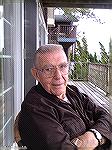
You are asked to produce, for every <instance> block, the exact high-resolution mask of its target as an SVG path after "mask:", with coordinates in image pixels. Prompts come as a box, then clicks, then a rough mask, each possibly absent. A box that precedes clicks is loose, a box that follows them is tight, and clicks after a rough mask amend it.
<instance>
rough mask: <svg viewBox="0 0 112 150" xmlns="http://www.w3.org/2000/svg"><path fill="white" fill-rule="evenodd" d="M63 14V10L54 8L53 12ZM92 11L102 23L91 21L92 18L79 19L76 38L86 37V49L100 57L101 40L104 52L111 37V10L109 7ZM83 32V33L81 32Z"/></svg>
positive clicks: (107, 48) (107, 49)
mask: <svg viewBox="0 0 112 150" xmlns="http://www.w3.org/2000/svg"><path fill="white" fill-rule="evenodd" d="M59 13H60V14H63V11H60V12H59V10H56V11H55V14H59ZM94 13H95V15H96V16H98V17H99V18H100V19H101V21H102V23H98V22H96V21H93V20H92V19H87V18H84V19H80V21H79V22H78V23H76V25H77V33H78V34H77V38H78V39H81V38H82V37H83V36H84V35H85V37H86V38H87V43H88V51H89V52H90V53H92V54H94V52H96V54H97V56H98V57H99V59H100V46H99V42H101V43H102V44H103V45H104V47H105V50H106V52H107V53H108V51H109V41H110V37H111V38H112V10H110V9H94ZM83 33H85V34H83Z"/></svg>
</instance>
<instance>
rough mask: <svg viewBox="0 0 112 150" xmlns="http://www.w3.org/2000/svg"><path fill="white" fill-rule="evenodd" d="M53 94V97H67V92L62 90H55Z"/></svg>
mask: <svg viewBox="0 0 112 150" xmlns="http://www.w3.org/2000/svg"><path fill="white" fill-rule="evenodd" d="M51 93H52V94H53V95H56V96H57V97H58V98H59V97H60V98H61V97H63V95H65V93H66V92H65V90H62V89H59V90H54V91H51Z"/></svg>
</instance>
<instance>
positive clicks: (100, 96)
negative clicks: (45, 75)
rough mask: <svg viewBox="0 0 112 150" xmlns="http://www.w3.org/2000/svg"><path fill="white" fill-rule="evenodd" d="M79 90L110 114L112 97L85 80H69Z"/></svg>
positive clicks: (111, 111)
mask: <svg viewBox="0 0 112 150" xmlns="http://www.w3.org/2000/svg"><path fill="white" fill-rule="evenodd" d="M69 84H73V85H75V86H76V87H77V88H78V89H79V91H80V92H82V93H85V94H87V95H88V96H89V97H90V98H91V99H92V100H93V101H94V102H95V103H97V104H98V105H100V106H103V107H104V108H105V109H106V110H108V111H109V112H110V113H111V114H112V99H111V98H109V97H108V96H106V94H105V92H103V91H102V90H100V89H99V88H97V87H95V86H94V85H93V84H91V83H89V82H85V81H70V82H69Z"/></svg>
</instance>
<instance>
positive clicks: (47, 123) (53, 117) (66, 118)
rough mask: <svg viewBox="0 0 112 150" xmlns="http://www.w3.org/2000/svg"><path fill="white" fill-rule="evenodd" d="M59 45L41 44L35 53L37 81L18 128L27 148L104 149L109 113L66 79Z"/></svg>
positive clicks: (110, 131)
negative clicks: (68, 83)
mask: <svg viewBox="0 0 112 150" xmlns="http://www.w3.org/2000/svg"><path fill="white" fill-rule="evenodd" d="M68 68H69V66H68V61H67V57H66V55H65V52H64V50H63V47H62V46H61V45H56V44H48V45H44V46H41V47H40V48H39V49H38V50H37V51H36V53H35V56H34V67H33V68H32V69H31V72H32V75H33V77H34V78H35V79H36V80H37V81H38V82H39V84H38V85H36V86H34V87H32V88H31V90H30V91H29V92H28V94H27V95H26V97H25V100H24V101H23V103H22V106H21V113H20V114H19V121H18V128H19V132H20V136H21V139H22V143H23V144H24V145H26V146H27V148H28V149H29V150H94V149H99V148H100V149H101V150H103V149H104V150H106V149H107V148H108V147H109V145H110V143H111V138H112V124H111V121H110V116H109V114H108V113H107V112H106V111H105V110H104V109H103V108H101V107H99V106H97V105H95V104H94V103H93V102H92V100H91V99H90V98H89V97H88V96H87V95H85V94H82V93H80V92H79V91H78V89H77V88H76V87H75V86H73V85H67V82H68Z"/></svg>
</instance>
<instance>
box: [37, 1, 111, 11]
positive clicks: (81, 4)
mask: <svg viewBox="0 0 112 150" xmlns="http://www.w3.org/2000/svg"><path fill="white" fill-rule="evenodd" d="M40 2H41V4H42V6H43V7H75V8H102V9H111V8H112V0H58V1H57V0H40Z"/></svg>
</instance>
